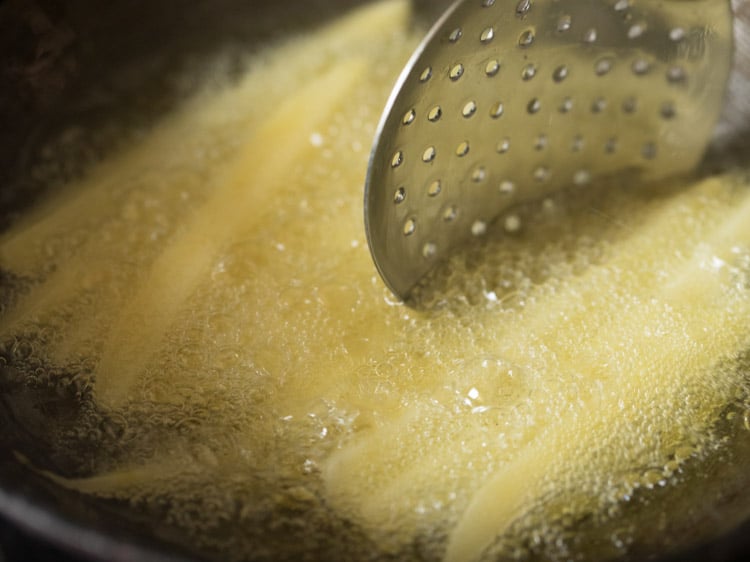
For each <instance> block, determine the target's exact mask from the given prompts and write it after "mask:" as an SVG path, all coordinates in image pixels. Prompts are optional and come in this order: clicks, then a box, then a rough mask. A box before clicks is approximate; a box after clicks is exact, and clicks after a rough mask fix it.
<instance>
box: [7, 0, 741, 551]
mask: <svg viewBox="0 0 750 562" xmlns="http://www.w3.org/2000/svg"><path fill="white" fill-rule="evenodd" d="M361 3H363V0H359V1H358V0H306V1H304V2H302V1H301V0H290V1H287V2H263V1H260V0H191V1H190V2H186V1H184V0H182V1H181V0H108V1H107V2H101V1H100V0H3V1H0V231H2V230H4V229H6V228H7V227H8V226H9V225H10V224H12V222H13V221H14V220H15V219H16V218H17V217H18V216H20V215H21V214H23V212H24V211H25V210H26V209H28V208H30V207H31V206H32V205H34V203H35V202H37V201H38V200H39V199H40V197H42V196H43V195H45V193H46V192H47V191H48V190H49V188H48V186H47V185H46V184H45V182H43V181H40V180H38V179H35V178H34V177H33V175H32V174H30V172H29V171H30V170H31V169H32V168H33V166H34V164H35V163H36V162H37V161H38V160H39V157H40V151H41V150H42V147H43V146H44V143H45V140H46V139H49V138H53V137H55V136H56V135H59V133H60V132H61V131H64V130H65V129H66V127H69V126H70V124H72V123H75V124H77V125H81V126H83V127H84V129H85V130H86V131H89V130H90V131H102V130H107V126H108V125H111V124H112V123H115V124H117V123H126V122H131V121H133V120H136V121H138V122H139V123H145V124H147V123H149V122H154V121H155V120H156V119H158V118H159V116H160V115H163V114H165V113H166V112H168V111H169V110H170V109H171V108H173V107H175V106H176V104H178V103H179V102H180V100H182V99H184V98H185V97H186V96H188V95H189V94H190V93H191V92H193V91H194V90H195V89H196V88H198V86H199V85H198V84H193V83H182V82H177V83H176V82H173V81H170V79H169V77H170V76H173V75H174V74H173V73H170V70H172V69H175V68H182V67H186V66H187V65H200V64H201V63H202V61H206V60H208V59H209V58H210V55H211V53H214V52H216V51H217V50H222V51H228V50H229V51H231V50H234V51H236V52H237V53H242V54H247V53H248V52H253V51H255V50H258V49H260V48H262V47H263V46H264V45H266V44H268V43H269V42H272V41H274V40H276V39H280V38H283V37H285V36H289V35H292V34H294V33H295V32H298V31H302V30H306V29H310V28H313V27H314V26H316V25H318V24H320V23H322V22H324V21H327V20H329V19H331V18H333V17H334V16H336V15H337V14H340V13H342V12H343V11H344V10H346V9H347V8H351V7H353V6H355V5H358V4H361ZM448 3H449V0H435V1H429V0H422V1H417V2H415V4H416V5H417V8H418V13H419V14H420V17H422V18H424V19H425V20H426V21H430V20H432V19H434V17H435V16H436V15H437V14H439V13H440V12H441V11H442V10H443V9H444V8H445V7H446V5H447V4H448ZM738 10H739V12H738V13H739V15H740V16H741V17H743V18H747V19H748V20H750V17H748V16H749V15H750V11H748V10H747V9H746V6H742V5H740V6H738ZM238 60H239V57H238ZM742 70H743V71H744V69H742ZM241 71H242V68H240V67H238V68H237V72H241ZM747 71H748V73H750V61H748V65H747ZM746 109H747V108H745V107H737V108H734V109H732V111H734V113H733V114H731V115H729V116H728V119H729V120H730V121H731V120H733V119H732V118H733V117H734V118H735V119H734V121H735V123H736V122H744V119H742V118H739V119H738V118H737V116H738V115H742V114H743V113H744V111H745V110H746ZM735 129H736V130H735V131H734V133H733V135H732V137H731V139H729V142H728V144H725V145H723V147H722V148H721V151H719V152H716V153H715V154H713V155H712V157H711V158H710V159H709V162H711V164H710V166H711V167H725V166H727V165H731V163H734V162H742V161H746V159H747V156H748V155H750V154H749V153H750V142H748V140H747V137H748V135H747V132H746V130H745V128H744V127H739V128H738V127H735ZM96 141H97V142H96V146H97V150H96V151H88V152H82V153H81V154H75V155H74V156H75V158H71V160H73V161H75V160H78V161H80V162H81V163H82V166H83V165H86V164H87V163H91V162H93V161H96V160H98V159H100V158H101V157H102V156H103V155H104V154H106V153H107V151H108V150H112V149H114V148H116V144H117V140H116V139H115V138H108V137H107V136H106V134H104V135H100V136H98V137H97V138H96ZM82 144H83V145H85V144H86V143H82ZM69 173H70V174H71V175H75V173H76V170H70V171H69ZM7 275H10V274H9V273H8V272H6V271H2V270H0V287H2V284H3V282H4V281H5V279H4V276H7ZM5 298H6V297H4V296H3V295H2V292H0V314H1V313H2V310H3V307H4V306H5V305H6V302H5ZM7 353H8V350H7V349H4V348H0V515H2V516H3V517H5V518H7V519H9V520H11V521H12V522H14V523H15V524H17V525H19V526H20V527H22V528H23V529H25V530H26V531H27V532H28V533H30V534H32V535H33V536H37V537H39V538H40V539H42V540H46V541H49V542H51V543H54V544H56V545H58V546H60V547H61V548H62V549H64V550H67V551H69V552H71V553H74V554H76V555H81V556H84V557H89V558H91V559H94V560H116V561H130V560H139V561H140V560H143V561H155V562H156V561H159V562H166V561H178V560H199V559H221V558H222V557H221V554H220V553H216V552H207V551H205V552H202V551H196V550H195V549H191V548H189V547H188V546H186V545H185V541H184V537H182V536H181V534H180V532H179V531H178V530H177V529H175V528H172V527H170V526H169V525H167V524H166V523H164V522H161V521H159V520H158V519H155V518H153V516H145V515H143V514H139V513H136V512H134V511H133V510H130V509H128V508H127V507H125V506H121V505H115V504H112V503H104V502H99V501H97V500H95V499H93V498H91V497H87V496H84V495H81V494H78V493H75V492H72V491H70V490H67V489H64V488H62V487H60V486H58V485H56V484H54V483H53V482H51V481H49V480H47V479H45V478H43V477H41V476H39V475H38V474H37V473H36V472H33V471H31V470H29V469H28V468H27V467H26V466H25V465H24V464H22V463H21V462H19V460H18V457H17V455H16V454H15V452H21V453H22V454H23V455H24V456H25V457H27V458H31V459H34V462H35V464H36V465H37V466H39V467H41V468H45V469H50V470H53V471H61V472H64V471H65V469H66V467H65V466H61V465H60V463H61V462H63V461H60V460H59V459H55V458H51V457H50V456H49V454H48V450H49V442H48V440H49V436H48V432H47V431H46V424H48V423H49V419H50V414H52V417H53V419H55V420H57V421H58V423H60V424H65V423H72V419H73V406H71V402H72V398H71V397H70V396H68V395H65V393H64V392H61V391H60V389H58V388H55V386H54V385H50V386H49V388H34V389H29V388H25V387H24V386H23V384H20V383H18V382H17V380H16V378H17V377H14V373H13V372H12V369H11V368H10V367H8V365H7V361H6V358H5V356H4V355H3V354H7ZM82 453H83V454H85V451H82ZM63 464H64V462H63ZM745 467H750V439H749V438H748V434H746V435H744V439H740V440H739V442H738V444H737V446H736V447H734V449H733V450H732V451H731V453H725V454H724V455H723V456H721V458H719V459H717V461H716V463H715V466H714V467H713V468H711V469H709V470H708V471H707V473H706V475H705V476H704V480H703V481H701V482H698V483H696V485H695V486H694V488H696V489H698V492H700V491H701V490H703V491H704V492H706V493H708V492H709V491H710V493H716V494H720V499H719V500H718V501H715V502H714V503H713V511H712V512H711V513H710V514H709V516H708V520H707V521H706V522H705V524H704V528H703V531H705V534H706V535H714V536H713V537H712V538H711V539H710V540H704V541H702V542H701V544H699V545H698V546H695V545H693V544H689V541H686V543H685V544H684V545H682V544H679V543H677V544H674V545H672V546H673V547H674V548H672V549H671V550H672V551H673V553H672V554H671V555H670V556H671V557H666V558H662V559H663V560H695V561H698V560H701V561H705V560H714V561H719V560H731V559H741V558H743V559H744V558H745V557H746V556H748V555H750V493H748V492H747V488H750V486H748V484H749V483H750V470H748V469H747V468H745ZM711 479H714V480H718V479H721V480H722V482H725V484H722V485H721V486H713V487H712V486H711V485H710V482H711ZM698 496H700V494H698ZM690 501H699V499H695V498H691V499H690ZM686 532H687V531H686ZM697 535H701V533H697ZM717 537H718V538H717ZM362 540H366V539H365V538H363V539H362ZM329 554H330V553H329ZM632 556H633V557H635V558H634V559H642V558H641V557H643V558H653V557H652V556H650V555H649V554H648V553H647V549H645V550H643V551H640V552H639V551H637V550H636V551H635V552H634V553H633V555H632Z"/></svg>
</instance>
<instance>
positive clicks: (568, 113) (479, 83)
mask: <svg viewBox="0 0 750 562" xmlns="http://www.w3.org/2000/svg"><path fill="white" fill-rule="evenodd" d="M732 53H733V34H732V7H731V5H730V2H729V1H728V0H690V1H686V0H660V1H655V0H648V1H647V0H520V1H519V0H459V1H458V2H456V3H455V4H454V5H453V6H452V7H451V8H450V9H449V10H448V11H447V12H446V13H445V14H444V15H443V17H442V18H441V19H440V20H439V21H438V22H437V24H435V26H434V27H433V28H432V30H431V31H430V33H429V34H428V36H427V38H426V39H425V40H424V41H423V43H422V44H421V45H420V47H419V48H418V49H417V51H416V52H415V54H414V55H413V57H412V58H411V60H410V61H409V63H408V64H407V66H406V68H405V69H404V71H403V73H402V74H401V77H400V78H399V80H398V82H397V84H396V87H395V89H394V91H393V94H392V95H391V97H390V99H389V101H388V103H387V106H386V109H385V112H384V115H383V118H382V120H381V123H380V126H379V129H378V133H377V135H376V139H375V145H374V148H373V152H372V155H371V160H370V166H369V169H368V176H367V183H366V190H365V225H366V231H367V236H368V242H369V245H370V250H371V253H372V256H373V259H374V261H375V264H376V266H377V268H378V270H379V272H380V274H381V276H382V277H383V280H384V281H385V283H386V285H387V286H388V287H389V288H390V289H391V290H392V291H393V292H394V294H395V295H397V296H398V297H400V298H402V299H405V300H407V301H408V297H409V295H410V292H411V291H412V289H413V288H414V287H415V285H417V283H418V282H419V281H420V280H421V279H422V278H423V277H424V276H425V275H426V274H427V273H428V272H429V271H430V270H431V269H433V267H434V266H435V265H436V264H437V263H438V262H439V261H440V260H441V259H444V258H445V257H447V256H448V255H450V253H451V252H452V251H454V250H455V249H456V248H457V247H459V246H460V245H461V244H462V243H466V242H467V240H470V239H471V238H472V237H479V236H482V235H483V234H484V233H485V231H486V229H487V226H488V224H489V223H490V222H492V221H494V220H503V221H504V223H503V226H504V227H505V228H506V229H507V230H509V231H512V230H514V229H517V228H519V227H520V224H519V222H518V219H517V217H516V216H515V215H514V214H513V213H512V208H513V206H515V205H517V204H519V203H521V202H524V201H528V200H533V199H538V198H540V197H543V196H544V195H545V194H549V193H551V192H554V191H557V190H560V189H564V188H566V187H571V186H579V187H581V188H585V187H586V186H587V185H589V184H593V183H596V182H598V181H601V180H603V179H605V178H607V177H611V176H615V175H617V176H618V177H620V178H623V179H625V180H626V181H632V182H640V183H645V182H652V181H655V180H658V179H661V178H665V177H669V176H674V175H678V174H682V173H686V172H689V171H690V170H692V169H694V168H695V167H696V165H697V164H698V163H699V162H700V160H701V158H702V156H703V154H704V152H705V150H706V147H707V146H708V144H709V142H710V140H711V138H712V132H713V131H714V127H715V126H716V123H717V120H718V118H719V115H720V114H721V111H722V108H723V106H724V104H725V92H726V90H727V84H728V80H729V77H730V71H731V62H732Z"/></svg>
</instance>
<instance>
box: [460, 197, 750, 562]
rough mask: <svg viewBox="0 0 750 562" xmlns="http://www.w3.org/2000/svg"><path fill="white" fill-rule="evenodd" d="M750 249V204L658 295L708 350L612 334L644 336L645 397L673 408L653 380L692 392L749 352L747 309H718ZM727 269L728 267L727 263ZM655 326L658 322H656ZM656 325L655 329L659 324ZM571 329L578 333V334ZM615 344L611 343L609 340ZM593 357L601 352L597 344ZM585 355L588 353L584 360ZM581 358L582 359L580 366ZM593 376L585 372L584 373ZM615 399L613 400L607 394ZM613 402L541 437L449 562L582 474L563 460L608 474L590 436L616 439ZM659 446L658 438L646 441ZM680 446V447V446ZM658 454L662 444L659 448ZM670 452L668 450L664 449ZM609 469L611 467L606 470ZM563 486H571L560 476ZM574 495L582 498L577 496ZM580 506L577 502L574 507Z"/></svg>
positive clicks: (463, 559)
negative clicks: (565, 469) (743, 248)
mask: <svg viewBox="0 0 750 562" xmlns="http://www.w3.org/2000/svg"><path fill="white" fill-rule="evenodd" d="M743 243H744V244H747V243H750V197H746V199H745V201H744V202H743V204H742V206H741V207H740V208H738V209H737V210H736V211H734V212H733V214H732V215H731V216H729V217H728V220H727V222H726V223H725V224H724V225H723V226H721V228H720V229H718V230H717V231H716V232H715V233H713V235H712V236H711V237H710V238H709V239H708V240H707V241H706V243H705V246H702V247H701V248H699V252H698V253H697V254H696V255H695V256H694V257H693V258H692V259H690V260H689V261H688V262H687V263H686V264H685V265H684V266H683V268H682V269H681V271H679V272H678V274H677V275H676V276H675V277H674V278H673V279H671V280H670V281H668V282H667V283H666V284H665V286H664V287H663V288H662V289H661V290H657V291H655V293H654V294H655V295H658V298H660V299H662V300H664V301H665V302H668V303H670V304H671V305H672V306H673V307H674V308H675V309H676V310H679V311H682V312H683V314H684V315H685V317H686V318H687V321H685V322H684V324H683V326H682V329H683V331H684V340H685V341H686V342H701V343H700V345H693V346H690V345H685V346H679V347H678V346H674V347H673V348H669V347H667V348H664V347H662V346H657V345H653V343H652V342H650V341H649V340H650V337H649V336H647V335H645V334H644V333H643V331H642V330H639V328H640V327H641V326H648V325H649V323H648V322H643V321H642V320H644V319H641V318H639V317H634V316H632V315H631V316H625V317H624V318H622V319H620V322H621V323H624V324H623V325H622V326H618V327H617V329H615V327H613V331H615V333H616V334H620V333H624V334H638V333H639V332H640V333H641V336H640V338H638V339H635V340H633V341H632V342H631V345H632V348H633V350H634V351H635V350H637V354H635V355H636V357H635V359H634V360H631V362H632V365H631V368H633V369H638V368H639V366H640V367H641V370H643V371H645V372H646V373H647V374H646V376H645V378H644V380H641V381H638V380H637V379H638V378H639V377H641V376H643V375H641V373H640V372H638V371H635V372H633V373H632V378H633V380H634V382H636V383H639V382H640V384H641V385H642V386H641V389H640V392H641V393H648V392H651V393H654V392H658V393H660V394H661V398H660V399H661V400H665V401H667V402H669V401H670V398H671V397H670V395H671V394H674V393H675V391H676V390H677V388H675V387H674V386H672V387H671V388H670V386H669V385H663V384H659V385H653V384H650V383H649V381H648V380H646V379H648V378H655V379H659V378H664V379H667V377H669V376H670V374H671V373H672V372H673V371H675V370H678V371H681V374H682V377H681V378H680V379H679V381H678V386H679V387H684V386H687V385H689V384H691V381H692V379H694V378H696V377H706V376H711V374H712V372H716V371H717V369H718V368H720V367H721V364H722V362H724V361H729V360H731V359H732V358H733V357H734V356H735V355H736V354H737V353H740V352H742V350H744V349H747V346H748V344H750V341H749V340H750V336H749V335H748V334H746V320H745V319H746V318H747V315H748V314H750V309H749V308H748V304H747V302H743V306H742V307H741V308H735V309H734V310H732V311H731V313H726V312H724V313H722V312H721V310H722V309H721V308H719V307H718V306H717V303H724V305H726V299H727V296H726V294H725V292H726V290H727V289H726V285H725V282H724V281H725V280H724V279H722V275H723V273H722V272H721V271H720V270H721V269H722V268H725V267H731V263H732V252H733V248H735V247H736V245H737V244H743ZM721 262H724V263H721ZM654 320H656V319H654ZM652 325H656V322H653V323H652ZM570 328H572V329H575V327H574V326H571V327H570ZM705 333H711V334H713V337H712V338H711V340H710V345H709V344H707V343H703V342H702V340H705ZM610 338H611V336H610ZM592 347H593V349H597V347H599V346H597V344H596V343H593V345H592ZM581 351H583V353H581ZM577 355H579V356H580V355H583V358H584V359H585V358H586V355H587V353H585V350H578V353H577ZM580 358H581V357H579V358H578V359H579V360H580ZM644 367H646V368H645V369H644ZM586 368H588V366H585V367H584V369H586ZM626 382H627V381H625V380H617V379H615V380H614V381H612V384H626ZM607 394H610V393H607ZM620 396H622V394H620ZM726 398H727V396H726V395H721V394H719V395H718V396H713V397H706V399H705V400H709V399H713V402H714V403H713V404H711V403H705V402H704V403H702V404H701V405H700V407H699V408H698V407H697V406H696V416H698V415H700V414H699V412H700V411H703V412H704V415H706V414H705V412H708V413H709V414H710V415H707V416H706V423H709V422H710V420H712V419H714V415H715V413H716V411H717V410H720V409H721V407H722V406H723V405H724V404H725V403H726V402H725V399H726ZM629 400H630V401H631V403H630V404H628V405H629V406H632V410H633V412H634V416H635V415H637V412H638V408H639V406H642V405H643V404H647V403H649V402H650V400H643V395H642V394H639V393H632V394H630V396H629ZM614 406H615V404H610V403H609V402H607V401H598V400H596V399H595V400H593V401H592V402H591V403H589V404H587V407H586V408H584V409H583V410H584V411H585V415H579V414H576V415H573V416H571V417H570V418H569V419H562V420H560V423H559V424H557V425H556V426H555V427H554V428H550V429H549V431H548V432H547V433H546V434H545V435H543V436H541V437H540V439H539V440H538V441H537V442H536V443H532V444H530V446H529V447H527V448H526V449H525V450H524V451H523V452H522V453H521V455H520V456H519V457H518V458H516V459H515V460H513V462H512V463H511V464H510V465H509V466H507V467H506V468H505V469H503V470H502V471H501V472H500V473H498V474H497V475H496V476H495V477H493V478H491V479H490V481H489V482H487V483H486V484H485V485H484V486H483V487H482V488H481V489H480V490H479V491H478V492H477V493H476V494H474V498H473V500H472V502H471V504H470V505H469V507H468V508H467V509H466V511H465V512H464V514H463V516H462V517H461V520H460V521H459V523H458V525H457V526H456V528H455V529H454V530H453V532H452V533H451V536H450V542H449V545H448V549H447V552H446V556H445V561H446V562H468V561H472V560H478V559H479V558H480V555H481V553H482V552H483V550H484V549H485V548H487V547H488V546H489V545H490V544H491V543H492V541H493V539H495V537H498V536H500V535H502V534H503V533H504V532H506V531H508V530H509V528H510V525H511V524H512V523H513V522H514V521H516V520H517V519H518V518H519V517H520V516H522V515H523V512H524V509H527V508H528V507H529V506H530V505H533V503H534V500H535V499H536V498H538V497H541V496H542V495H543V494H544V493H545V492H549V491H550V489H549V483H548V481H547V477H548V474H549V472H550V471H552V470H554V467H556V466H560V465H561V464H563V465H567V466H575V465H576V464H577V463H576V462H573V461H574V460H573V459H570V460H571V462H567V463H566V462H562V463H561V462H560V457H565V456H571V455H575V456H577V457H578V463H580V462H587V463H588V464H587V466H588V470H592V471H594V472H599V473H600V472H602V471H603V470H605V469H606V467H605V466H601V467H600V466H598V465H597V462H596V460H595V459H589V458H587V457H586V451H587V450H595V449H596V447H597V446H599V445H600V444H598V443H596V442H590V440H587V439H586V436H591V435H592V434H593V435H601V433H600V432H594V433H592V426H593V424H597V425H599V426H601V428H603V431H606V428H609V431H617V429H618V427H619V426H620V425H621V424H622V418H623V414H622V409H621V408H617V407H614ZM662 429H663V432H662V434H661V435H659V437H658V438H659V439H661V440H662V441H663V440H664V438H665V437H664V430H665V431H666V435H667V436H669V434H670V432H669V429H670V428H662ZM649 437H651V438H652V439H657V437H656V436H654V435H651V436H649V435H646V436H645V437H644V438H645V439H649ZM677 444H678V443H675V445H677ZM653 445H654V447H656V445H657V443H656V441H655V442H654V443H653ZM661 446H662V447H663V446H664V443H661ZM606 462H607V461H605V464H606ZM555 476H557V480H558V481H564V478H561V477H560V476H561V475H559V474H558V475H555ZM573 493H575V492H573ZM569 503H571V505H572V504H574V502H569Z"/></svg>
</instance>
